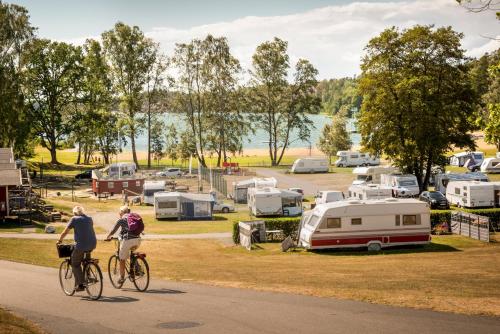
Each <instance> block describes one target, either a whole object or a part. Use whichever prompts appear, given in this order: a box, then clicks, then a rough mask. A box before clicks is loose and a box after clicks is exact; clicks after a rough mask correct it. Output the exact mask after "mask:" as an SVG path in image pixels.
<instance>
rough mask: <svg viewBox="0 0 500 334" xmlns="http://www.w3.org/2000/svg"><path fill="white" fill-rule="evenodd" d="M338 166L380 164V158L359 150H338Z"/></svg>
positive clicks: (336, 164) (336, 162)
mask: <svg viewBox="0 0 500 334" xmlns="http://www.w3.org/2000/svg"><path fill="white" fill-rule="evenodd" d="M337 157H338V159H337V161H335V166H336V167H356V166H378V165H380V159H379V158H378V157H372V156H371V155H370V154H369V153H360V152H357V151H338V152H337Z"/></svg>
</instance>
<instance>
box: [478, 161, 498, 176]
mask: <svg viewBox="0 0 500 334" xmlns="http://www.w3.org/2000/svg"><path fill="white" fill-rule="evenodd" d="M481 172H483V173H491V174H493V173H500V158H486V159H484V160H483V163H482V164H481Z"/></svg>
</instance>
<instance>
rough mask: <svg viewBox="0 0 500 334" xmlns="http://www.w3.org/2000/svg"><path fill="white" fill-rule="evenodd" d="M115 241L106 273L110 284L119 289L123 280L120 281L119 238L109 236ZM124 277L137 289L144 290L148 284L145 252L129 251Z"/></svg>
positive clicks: (147, 266)
mask: <svg viewBox="0 0 500 334" xmlns="http://www.w3.org/2000/svg"><path fill="white" fill-rule="evenodd" d="M110 240H113V241H115V244H116V253H115V254H113V255H112V256H111V257H110V258H109V262H108V274H109V280H110V281H111V284H113V286H114V287H115V288H116V289H121V287H122V286H123V284H124V282H122V283H120V282H119V280H120V258H119V256H118V255H119V253H120V240H119V239H118V238H111V239H110ZM125 272H126V276H125V279H128V280H130V281H131V282H132V283H134V286H135V288H136V289H137V290H139V291H141V292H144V291H146V290H147V289H148V286H149V265H148V262H147V261H146V254H144V253H138V252H134V251H133V250H131V251H130V256H129V258H128V259H127V261H126V262H125Z"/></svg>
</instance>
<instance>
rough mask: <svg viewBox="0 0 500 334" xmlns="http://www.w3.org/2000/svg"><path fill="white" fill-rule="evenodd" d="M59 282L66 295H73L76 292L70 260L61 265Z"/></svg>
mask: <svg viewBox="0 0 500 334" xmlns="http://www.w3.org/2000/svg"><path fill="white" fill-rule="evenodd" d="M59 283H60V284H61V289H62V290H63V292H64V293H65V294H66V295H68V296H73V294H74V293H75V277H74V276H73V269H71V264H70V262H69V260H64V261H63V262H61V265H60V266H59Z"/></svg>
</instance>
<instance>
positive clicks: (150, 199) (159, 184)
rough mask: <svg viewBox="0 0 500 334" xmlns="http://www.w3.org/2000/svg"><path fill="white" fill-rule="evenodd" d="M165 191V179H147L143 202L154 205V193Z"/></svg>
mask: <svg viewBox="0 0 500 334" xmlns="http://www.w3.org/2000/svg"><path fill="white" fill-rule="evenodd" d="M160 191H165V181H145V182H144V190H143V192H142V202H143V203H145V204H149V205H154V195H155V193H157V192H160Z"/></svg>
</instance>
